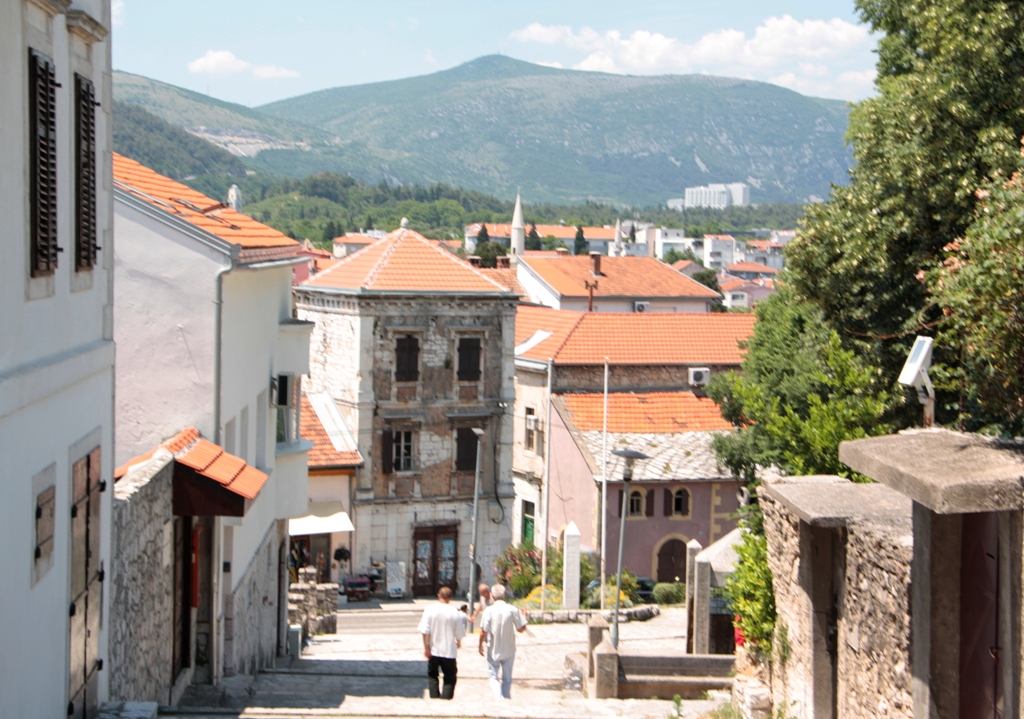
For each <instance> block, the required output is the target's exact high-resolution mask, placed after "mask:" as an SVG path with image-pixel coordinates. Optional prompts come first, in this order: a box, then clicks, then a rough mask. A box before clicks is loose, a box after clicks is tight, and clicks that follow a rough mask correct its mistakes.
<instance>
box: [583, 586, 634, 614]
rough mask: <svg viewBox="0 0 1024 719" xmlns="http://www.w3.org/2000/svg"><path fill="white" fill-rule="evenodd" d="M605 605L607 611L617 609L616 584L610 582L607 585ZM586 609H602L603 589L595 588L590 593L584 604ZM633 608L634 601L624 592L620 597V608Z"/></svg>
mask: <svg viewBox="0 0 1024 719" xmlns="http://www.w3.org/2000/svg"><path fill="white" fill-rule="evenodd" d="M604 604H605V609H615V582H610V583H608V584H606V585H605V590H604ZM582 606H583V608H584V609H600V608H601V587H594V588H593V589H591V590H590V593H589V594H588V595H587V596H586V598H585V599H584V600H583V602H582ZM632 606H633V601H632V600H631V599H630V598H629V595H628V594H626V592H625V590H623V592H622V595H621V597H620V602H619V608H620V609H629V608H630V607H632Z"/></svg>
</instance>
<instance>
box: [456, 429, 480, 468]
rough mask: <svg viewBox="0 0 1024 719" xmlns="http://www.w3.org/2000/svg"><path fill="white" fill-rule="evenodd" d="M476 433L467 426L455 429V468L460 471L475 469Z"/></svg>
mask: <svg viewBox="0 0 1024 719" xmlns="http://www.w3.org/2000/svg"><path fill="white" fill-rule="evenodd" d="M476 451H477V439H476V433H474V432H473V430H472V429H470V428H469V427H460V428H459V429H457V430H456V431H455V469H457V470H459V471H460V472H475V471H476Z"/></svg>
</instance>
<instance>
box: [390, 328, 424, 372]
mask: <svg viewBox="0 0 1024 719" xmlns="http://www.w3.org/2000/svg"><path fill="white" fill-rule="evenodd" d="M419 378H420V341H419V340H418V339H417V338H415V337H412V336H410V335H406V336H405V337H399V338H398V339H397V340H396V341H395V381H396V382H415V381H416V380H418V379H419Z"/></svg>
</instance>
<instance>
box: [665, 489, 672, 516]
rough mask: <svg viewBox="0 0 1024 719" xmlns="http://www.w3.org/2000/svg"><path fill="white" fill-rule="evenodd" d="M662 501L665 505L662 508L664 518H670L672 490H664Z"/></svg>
mask: <svg viewBox="0 0 1024 719" xmlns="http://www.w3.org/2000/svg"><path fill="white" fill-rule="evenodd" d="M663 501H664V504H665V506H664V510H665V516H666V517H671V516H672V490H671V489H666V490H665V492H664V499H663Z"/></svg>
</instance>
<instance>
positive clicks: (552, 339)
mask: <svg viewBox="0 0 1024 719" xmlns="http://www.w3.org/2000/svg"><path fill="white" fill-rule="evenodd" d="M584 314H585V313H583V312H573V311H572V310H554V309H551V308H550V307H538V306H533V305H519V307H518V308H517V309H516V346H517V347H519V346H520V345H523V344H525V343H526V342H527V341H529V340H530V339H531V338H534V337H536V336H537V333H538V332H542V333H545V334H546V335H547V336H544V335H541V336H540V337H541V338H542V339H541V341H540V342H538V343H536V344H534V345H533V346H532V347H530V348H529V349H526V350H524V351H522V352H516V356H517V357H525V358H526V359H532V360H539V361H541V362H547V361H548V359H550V358H552V357H554V356H555V354H556V353H557V352H558V349H559V347H561V346H562V343H563V342H565V338H566V337H568V336H569V333H570V332H572V331H573V329H574V328H575V327H576V325H578V324H579V321H580V319H581V318H582V317H583V315H584ZM602 361H603V360H602Z"/></svg>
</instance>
